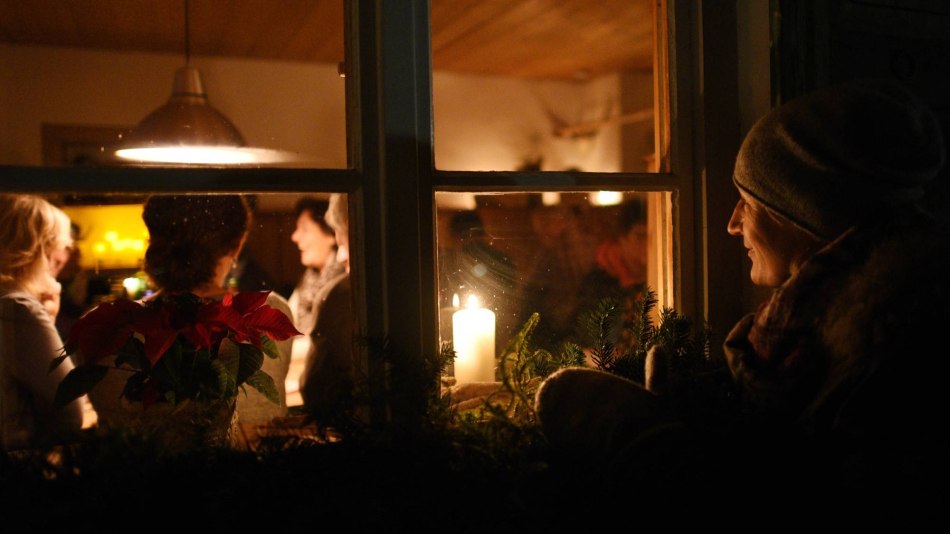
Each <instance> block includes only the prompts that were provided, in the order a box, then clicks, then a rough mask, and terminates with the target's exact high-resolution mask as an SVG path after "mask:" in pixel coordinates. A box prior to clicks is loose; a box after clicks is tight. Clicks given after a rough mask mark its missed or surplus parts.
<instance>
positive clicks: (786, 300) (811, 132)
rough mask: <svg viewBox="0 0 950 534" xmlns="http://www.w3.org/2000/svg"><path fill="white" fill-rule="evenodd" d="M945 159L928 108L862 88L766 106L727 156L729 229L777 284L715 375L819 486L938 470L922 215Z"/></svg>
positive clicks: (938, 291) (928, 230)
mask: <svg viewBox="0 0 950 534" xmlns="http://www.w3.org/2000/svg"><path fill="white" fill-rule="evenodd" d="M944 158H945V155H944V145H943V138H942V137H941V133H940V128H939V125H938V123H937V120H936V118H935V117H934V116H933V115H932V114H931V112H930V111H929V110H928V109H927V108H926V107H925V106H924V105H923V104H922V103H921V102H920V101H919V100H917V98H916V97H914V96H913V95H912V94H910V93H909V92H908V91H907V90H906V89H904V88H902V87H901V86H899V85H897V84H894V83H892V82H885V81H875V80H863V81H858V82H851V83H847V84H843V85H839V86H835V87H831V88H827V89H824V90H821V91H817V92H815V93H812V94H810V95H807V96H804V97H802V98H799V99H797V100H793V101H791V102H789V103H787V104H786V105H783V106H781V107H779V108H777V109H775V110H773V111H772V112H771V113H769V114H768V115H766V116H765V117H763V118H762V119H761V120H760V121H759V122H758V123H757V124H756V125H755V126H754V127H753V128H752V130H751V132H750V133H749V135H748V136H747V137H746V139H745V141H744V142H743V144H742V147H741V149H740V151H739V156H738V158H737V161H736V167H735V174H734V182H735V185H736V187H737V188H738V189H739V195H740V199H739V202H738V204H737V205H736V207H735V210H734V211H733V214H732V218H731V219H730V221H729V225H728V231H729V233H730V234H732V235H735V236H741V237H742V240H743V245H744V246H745V248H746V249H748V254H749V257H750V258H751V260H752V271H751V278H752V282H753V283H755V284H757V285H762V286H767V287H773V288H776V289H775V291H774V292H773V294H772V295H771V298H769V299H768V301H767V302H765V303H764V304H763V305H762V306H761V307H760V308H759V310H758V311H757V312H756V313H755V314H752V315H749V316H747V317H745V318H743V319H742V320H741V321H740V322H739V323H738V324H737V325H736V326H735V328H733V330H732V332H731V333H730V334H729V336H728V337H727V340H726V344H725V350H726V356H727V360H728V364H729V368H730V370H731V371H732V374H733V376H734V378H735V379H736V381H737V384H738V385H739V387H740V389H741V391H742V394H743V398H744V401H745V402H746V403H747V408H748V409H749V411H750V413H753V414H755V418H756V419H758V420H759V421H767V422H768V424H769V426H770V428H776V427H777V428H781V429H782V432H785V433H786V434H785V435H786V437H788V438H791V439H795V440H796V441H797V442H798V443H800V444H801V445H802V446H803V447H806V448H807V449H806V450H802V451H800V452H802V453H804V454H803V457H804V458H808V459H809V460H815V459H817V460H821V461H822V462H823V463H824V464H825V465H816V466H814V467H817V468H819V469H823V470H825V471H824V472H823V476H829V477H830V478H831V481H832V482H837V483H841V484H845V485H861V486H863V485H867V484H879V483H881V482H882V481H885V480H887V481H894V480H897V479H902V478H911V479H917V480H921V479H923V478H924V475H925V473H928V472H934V471H936V470H937V468H938V467H943V466H945V463H946V460H945V457H946V454H945V453H946V451H947V450H950V448H948V447H947V441H946V439H945V438H942V437H940V436H941V435H943V434H944V433H943V432H942V431H939V430H940V429H938V428H937V424H936V423H937V422H938V421H939V420H940V418H942V411H943V410H942V406H943V404H944V403H945V401H944V400H943V396H942V394H941V393H940V391H941V389H942V387H941V384H940V383H941V382H942V381H943V380H944V379H945V377H946V376H947V374H946V372H945V371H946V370H947V363H946V360H947V359H946V357H945V355H946V348H945V345H944V346H941V345H943V344H942V343H941V339H939V336H940V333H941V331H942V329H943V328H945V327H946V325H947V324H950V278H948V277H950V234H948V231H947V228H946V226H945V224H944V223H943V222H941V221H939V220H937V219H936V218H935V217H934V216H933V215H931V214H928V213H927V212H926V211H925V210H924V209H923V208H922V207H921V206H922V203H921V201H922V200H923V197H924V192H925V188H926V186H927V185H928V183H929V182H930V181H931V180H933V179H934V178H935V177H936V176H937V174H938V173H939V172H940V170H941V168H942V166H943V164H944ZM808 453H811V454H808ZM939 464H944V465H943V466H941V465H939Z"/></svg>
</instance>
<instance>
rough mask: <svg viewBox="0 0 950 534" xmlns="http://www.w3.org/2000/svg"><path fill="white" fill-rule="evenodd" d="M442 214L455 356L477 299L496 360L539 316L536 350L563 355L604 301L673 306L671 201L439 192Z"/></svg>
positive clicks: (443, 303) (443, 294)
mask: <svg viewBox="0 0 950 534" xmlns="http://www.w3.org/2000/svg"><path fill="white" fill-rule="evenodd" d="M436 207H437V213H438V217H437V219H438V228H437V239H438V250H439V253H438V270H439V305H440V308H441V309H440V336H441V339H442V342H447V341H452V340H453V339H454V340H455V342H456V350H458V344H459V342H460V338H459V337H458V336H459V335H461V336H463V337H464V335H465V334H466V333H471V332H469V331H467V330H466V332H462V333H461V334H460V333H459V332H457V331H456V329H455V326H456V325H457V324H458V323H455V325H454V324H453V323H454V322H455V321H456V320H458V319H455V318H457V317H458V315H456V314H457V312H458V311H459V310H460V309H464V308H465V307H466V305H467V304H468V301H469V298H470V296H472V295H474V296H475V299H476V300H477V302H476V303H473V305H474V306H475V307H479V308H480V307H483V308H486V309H487V310H490V311H491V312H492V313H493V314H494V328H493V329H490V330H491V334H492V335H494V347H495V349H494V351H493V353H497V352H498V351H500V350H502V348H504V346H505V344H507V342H508V341H509V339H511V337H512V335H514V334H516V333H517V332H518V331H519V330H520V329H521V327H522V326H523V325H524V323H525V322H526V321H527V320H528V319H529V317H530V316H531V314H532V313H535V312H537V313H538V314H539V315H540V325H539V327H538V329H537V330H536V331H535V335H534V337H533V341H534V342H535V343H537V344H538V346H541V347H546V348H550V349H556V348H557V347H558V346H559V345H560V344H561V343H563V342H565V341H580V340H578V338H577V336H576V335H575V331H576V328H577V324H578V320H579V319H580V317H581V316H582V315H583V314H584V313H585V312H586V311H588V310H592V309H593V308H594V307H595V306H596V305H597V304H598V303H599V302H600V301H601V300H602V299H605V298H616V299H618V301H621V303H622V306H629V305H631V304H632V303H633V302H634V301H635V300H636V299H638V298H639V297H641V296H642V295H643V294H644V292H645V291H646V290H647V289H651V290H653V291H656V292H657V296H658V299H659V303H660V305H661V306H662V305H670V304H671V303H672V299H673V295H672V287H671V282H670V280H671V277H672V267H671V252H670V251H671V247H670V235H671V231H672V230H671V226H670V223H669V221H670V195H669V193H665V192H653V193H638V192H633V191H627V192H593V191H592V192H585V193H554V192H545V193H512V194H471V193H444V192H440V193H437V194H436ZM462 342H463V343H468V342H470V341H466V340H462ZM479 381H480V380H479Z"/></svg>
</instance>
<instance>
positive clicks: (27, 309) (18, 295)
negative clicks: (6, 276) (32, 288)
mask: <svg viewBox="0 0 950 534" xmlns="http://www.w3.org/2000/svg"><path fill="white" fill-rule="evenodd" d="M0 305H2V306H3V307H4V308H5V309H6V310H12V311H8V312H7V313H9V314H12V317H13V318H14V319H15V320H17V321H23V320H27V319H31V318H32V319H38V320H46V321H48V320H49V314H48V313H47V312H46V309H45V308H43V305H42V304H41V303H40V301H39V300H37V299H36V297H34V296H32V295H30V294H29V293H27V292H26V291H20V290H14V291H9V292H5V293H2V294H0Z"/></svg>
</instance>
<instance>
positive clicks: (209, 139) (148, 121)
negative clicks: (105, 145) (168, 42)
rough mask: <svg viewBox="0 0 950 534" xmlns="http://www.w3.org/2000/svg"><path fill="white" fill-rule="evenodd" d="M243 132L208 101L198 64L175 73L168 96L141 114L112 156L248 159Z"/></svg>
mask: <svg viewBox="0 0 950 534" xmlns="http://www.w3.org/2000/svg"><path fill="white" fill-rule="evenodd" d="M245 145H246V143H245V142H244V137H243V136H242V135H241V133H240V132H238V130H237V128H235V127H234V125H233V124H231V121H229V120H228V119H227V118H226V117H225V116H224V115H222V114H221V112H219V111H218V110H216V109H215V108H214V107H212V106H211V105H210V104H209V103H208V98H207V96H206V94H205V92H204V87H203V85H202V83H201V75H200V73H199V72H198V69H195V68H193V67H187V66H186V67H182V68H180V69H178V71H176V72H175V85H174V88H173V91H172V97H171V98H170V99H169V100H168V102H167V103H165V104H164V105H163V106H161V107H160V108H158V109H156V110H155V111H153V112H152V113H150V114H149V115H148V116H147V117H145V118H144V119H143V120H142V121H141V122H140V123H139V125H138V126H137V127H136V128H135V129H134V130H133V131H132V132H131V133H130V134H129V135H128V137H127V138H126V139H125V141H124V142H123V143H122V145H121V146H120V148H119V149H118V150H116V156H118V157H120V158H123V159H128V160H135V161H142V162H153V163H183V164H241V163H252V162H253V161H254V155H253V154H252V153H249V152H247V151H244V150H242V148H243V147H244V146H245Z"/></svg>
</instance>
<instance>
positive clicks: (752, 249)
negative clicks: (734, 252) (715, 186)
mask: <svg viewBox="0 0 950 534" xmlns="http://www.w3.org/2000/svg"><path fill="white" fill-rule="evenodd" d="M739 195H740V198H739V203H738V204H736V207H735V209H734V210H733V212H732V218H730V219H729V225H728V227H727V229H728V231H729V233H730V234H732V235H735V236H742V245H743V246H744V247H745V248H746V249H748V251H749V252H748V254H749V258H750V259H751V260H752V272H751V273H750V276H751V278H752V283H753V284H755V285H758V286H765V287H778V286H780V285H782V284H783V283H785V281H786V280H788V279H789V277H791V276H792V274H793V273H794V272H795V271H796V270H797V269H798V267H799V266H800V265H801V264H802V263H803V262H804V261H805V260H806V259H808V257H809V255H810V254H811V252H812V251H813V250H815V245H816V244H817V241H816V240H815V238H813V237H810V236H809V235H807V234H806V233H805V232H804V230H800V229H798V228H797V227H796V226H795V225H793V224H792V223H791V222H789V221H787V220H784V219H783V218H781V217H780V216H779V215H776V214H774V213H772V212H771V211H769V210H768V209H766V208H765V206H762V205H761V204H759V203H758V202H757V201H756V200H755V199H753V198H752V197H750V196H748V195H747V194H746V193H745V192H743V191H739Z"/></svg>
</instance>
